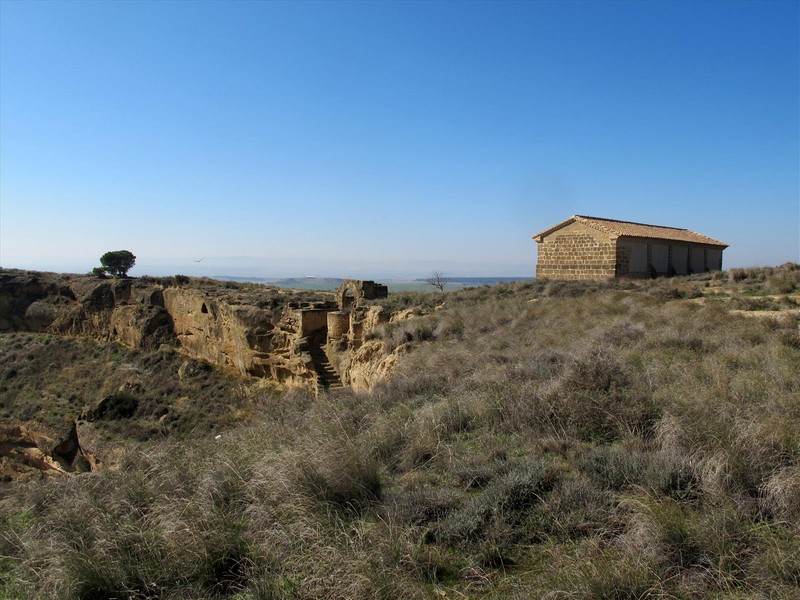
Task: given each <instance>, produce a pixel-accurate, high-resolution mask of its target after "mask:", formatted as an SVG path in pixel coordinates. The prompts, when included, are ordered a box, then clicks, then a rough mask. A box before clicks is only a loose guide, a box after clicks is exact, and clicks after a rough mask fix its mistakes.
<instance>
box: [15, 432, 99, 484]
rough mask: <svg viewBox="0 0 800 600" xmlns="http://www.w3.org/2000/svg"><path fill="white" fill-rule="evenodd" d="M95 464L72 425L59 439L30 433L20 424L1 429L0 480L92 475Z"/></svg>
mask: <svg viewBox="0 0 800 600" xmlns="http://www.w3.org/2000/svg"><path fill="white" fill-rule="evenodd" d="M97 468H98V463H97V461H96V459H95V458H94V456H93V455H92V454H91V453H89V452H86V451H85V450H84V449H83V448H82V447H81V444H80V441H79V440H78V429H77V424H76V423H75V422H73V423H72V424H71V425H70V427H69V428H68V430H67V431H66V432H65V433H64V434H63V435H62V436H60V437H59V438H57V439H53V438H50V437H48V436H46V435H43V434H41V433H37V432H33V431H30V430H29V429H27V428H26V427H24V426H23V425H19V424H14V425H10V424H5V425H0V479H2V480H5V481H10V480H15V479H23V478H30V477H32V476H36V475H37V474H44V475H63V474H65V473H74V472H87V471H94V470H96V469H97Z"/></svg>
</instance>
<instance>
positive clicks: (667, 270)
mask: <svg viewBox="0 0 800 600" xmlns="http://www.w3.org/2000/svg"><path fill="white" fill-rule="evenodd" d="M721 269H722V250H720V249H719V248H715V247H713V246H703V245H701V244H687V243H685V242H673V241H668V240H649V239H644V238H629V237H621V238H619V239H618V240H617V277H631V278H634V279H637V278H647V277H651V276H653V275H658V276H672V275H686V274H690V273H705V272H707V271H718V270H721Z"/></svg>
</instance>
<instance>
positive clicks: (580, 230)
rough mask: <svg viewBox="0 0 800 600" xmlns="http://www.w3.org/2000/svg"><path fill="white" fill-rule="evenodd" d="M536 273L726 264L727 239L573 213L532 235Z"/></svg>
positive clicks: (580, 275) (668, 270) (562, 275)
mask: <svg viewBox="0 0 800 600" xmlns="http://www.w3.org/2000/svg"><path fill="white" fill-rule="evenodd" d="M533 239H534V240H536V243H537V244H538V245H539V260H538V262H537V265H536V276H537V277H548V278H551V279H612V278H614V277H636V278H642V277H652V276H656V275H686V274H690V273H705V272H706V271H717V270H721V269H722V251H723V250H724V249H725V248H727V247H728V245H727V244H725V243H723V242H719V241H717V240H714V239H711V238H710V237H706V236H704V235H701V234H699V233H695V232H694V231H689V230H688V229H677V228H675V227H662V226H661V225H646V224H644V223H632V222H628V221H616V220H613V219H601V218H598V217H586V216H581V215H574V216H572V217H570V218H569V219H567V220H565V221H562V222H561V223H558V224H557V225H553V226H552V227H550V228H549V229H545V230H544V231H542V232H541V233H537V234H536V235H534V236H533Z"/></svg>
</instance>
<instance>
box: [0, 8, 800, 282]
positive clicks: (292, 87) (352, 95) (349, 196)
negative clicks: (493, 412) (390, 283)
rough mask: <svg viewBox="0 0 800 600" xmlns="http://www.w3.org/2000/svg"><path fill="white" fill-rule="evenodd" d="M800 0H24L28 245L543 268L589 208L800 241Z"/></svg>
mask: <svg viewBox="0 0 800 600" xmlns="http://www.w3.org/2000/svg"><path fill="white" fill-rule="evenodd" d="M798 6H799V5H798V3H797V2H665V3H661V2H610V3H604V2H527V3H514V2H463V3H461V2H375V3H369V2H356V3H339V2H322V3H313V2H309V3H302V2H291V3H280V2H225V3H222V2H221V3H215V2H210V3H203V2H175V3H171V2H101V3H83V2H75V1H73V2H54V3H49V2H15V1H9V0H3V1H2V2H0V265H2V266H3V267H26V268H44V269H57V270H61V269H64V270H78V271H81V270H87V269H88V268H90V267H91V266H94V265H95V264H97V257H99V256H100V255H101V254H102V253H103V252H105V251H107V250H113V249H122V248H124V249H129V250H131V251H133V252H134V254H136V255H137V257H138V260H137V267H136V270H135V271H134V272H133V274H142V273H156V272H161V271H164V270H165V269H166V270H167V271H169V270H174V271H175V272H185V273H190V272H192V269H199V268H200V266H201V265H202V263H194V262H193V261H192V260H191V259H192V258H194V259H198V258H200V257H207V261H208V262H207V263H206V264H212V263H213V265H214V266H213V268H214V269H216V270H217V271H219V270H220V269H224V268H225V267H226V265H228V266H238V267H240V271H241V268H244V266H245V265H251V267H247V268H246V269H244V270H246V271H247V270H249V271H252V274H254V275H255V274H257V275H269V274H270V270H271V269H272V270H276V271H277V270H280V268H283V267H285V266H286V265H294V266H295V267H296V268H298V269H303V270H305V271H309V272H298V273H296V274H297V275H305V274H319V275H337V274H338V275H342V276H346V275H350V274H352V273H350V272H341V271H356V270H359V274H361V275H367V274H369V271H370V269H374V270H375V272H376V273H378V274H381V275H390V274H391V273H393V272H397V273H399V272H400V271H403V273H409V274H410V273H412V272H414V271H415V269H417V270H420V271H422V272H420V273H419V275H421V276H424V275H427V272H426V270H428V269H429V268H435V266H436V265H442V267H441V268H442V269H443V270H445V271H446V272H447V271H448V269H452V270H455V271H459V272H460V273H461V274H472V275H528V274H533V273H534V271H535V264H536V249H535V246H536V244H535V243H534V242H533V241H532V240H531V236H532V235H533V234H534V233H537V232H538V231H540V230H542V229H545V228H547V227H549V226H550V225H552V224H554V223H556V222H558V221H561V220H563V219H565V218H567V217H568V216H570V215H572V214H589V215H595V216H602V217H610V218H619V219H625V220H633V221H641V222H646V223H656V224H663V225H671V226H677V227H687V228H690V229H694V230H696V231H700V232H701V233H704V234H706V235H709V236H711V237H714V238H717V239H721V240H723V241H725V242H727V243H729V244H730V245H731V247H730V248H729V249H728V250H727V251H726V253H725V265H726V266H727V267H732V266H746V265H757V264H778V263H782V262H785V261H788V260H792V261H800V181H799V178H800V175H799V169H800V150H799V149H798V144H799V142H798V140H799V138H800V131H799V130H800V122H799V120H798V111H799V110H800V109H799V108H798V106H799V104H800V100H799V98H798V94H799V92H798V90H800V80H799V77H798V70H799V66H798V62H799V59H798V56H799V55H800V49H799V47H800V46H799V42H798V30H800V17H799V16H798ZM235 257H249V258H248V259H247V260H245V259H241V258H235ZM322 260H325V261H327V262H319V261H322ZM213 261H216V262H215V263H214V262H213ZM279 267H280V268H279ZM204 268H209V269H210V268H212V267H210V266H209V267H204Z"/></svg>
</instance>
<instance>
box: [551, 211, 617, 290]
mask: <svg viewBox="0 0 800 600" xmlns="http://www.w3.org/2000/svg"><path fill="white" fill-rule="evenodd" d="M616 262H617V249H616V238H615V237H613V236H611V235H609V234H605V233H603V232H601V231H597V230H596V229H592V228H591V227H587V226H586V225H584V224H583V223H572V224H570V225H568V226H566V227H564V228H563V229H559V230H558V231H555V232H553V233H551V234H550V235H548V236H547V237H545V238H544V240H543V241H542V242H539V260H538V262H537V265H536V276H537V277H547V278H550V279H611V278H613V277H614V276H615V275H616Z"/></svg>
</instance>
